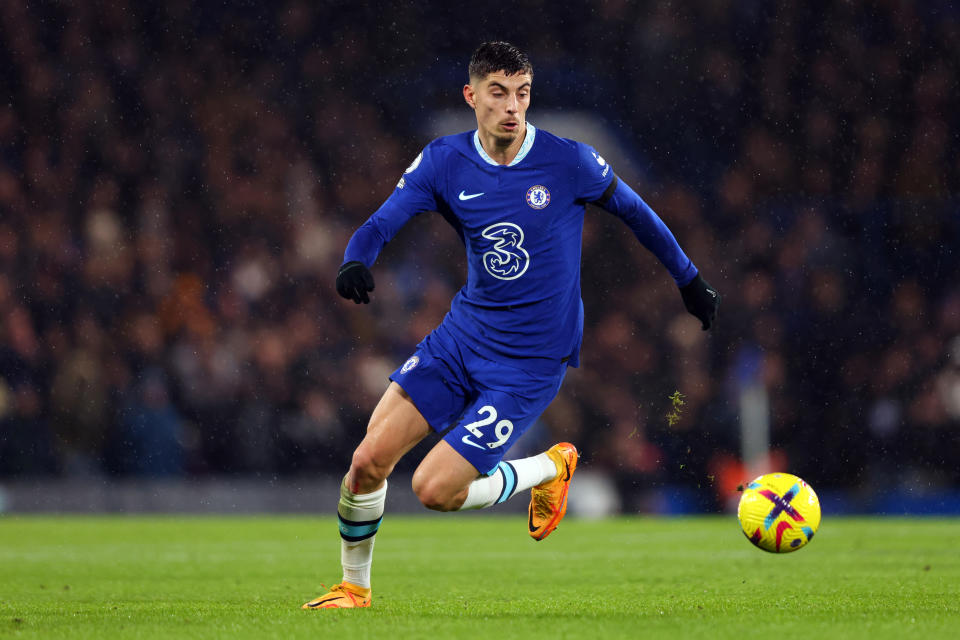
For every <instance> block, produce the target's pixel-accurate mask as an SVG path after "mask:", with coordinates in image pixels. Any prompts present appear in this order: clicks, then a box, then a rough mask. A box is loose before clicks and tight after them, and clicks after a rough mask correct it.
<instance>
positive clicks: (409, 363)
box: [400, 356, 420, 373]
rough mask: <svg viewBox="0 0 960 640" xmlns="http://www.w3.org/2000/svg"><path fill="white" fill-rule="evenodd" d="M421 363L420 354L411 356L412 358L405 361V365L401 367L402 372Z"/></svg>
mask: <svg viewBox="0 0 960 640" xmlns="http://www.w3.org/2000/svg"><path fill="white" fill-rule="evenodd" d="M418 364H420V356H410V359H409V360H407V361H406V362H404V363H403V366H402V367H400V373H406V372H407V371H410V369H413V368H414V367H415V366H417V365H418Z"/></svg>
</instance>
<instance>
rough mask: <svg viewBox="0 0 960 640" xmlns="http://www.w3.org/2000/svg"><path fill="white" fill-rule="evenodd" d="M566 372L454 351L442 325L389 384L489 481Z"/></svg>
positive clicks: (559, 366)
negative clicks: (522, 366)
mask: <svg viewBox="0 0 960 640" xmlns="http://www.w3.org/2000/svg"><path fill="white" fill-rule="evenodd" d="M566 371H567V365H566V363H558V364H557V370H556V372H554V373H551V374H541V373H531V372H529V371H525V370H523V369H519V368H517V367H513V366H510V365H508V364H503V363H500V362H492V361H491V360H488V359H486V358H482V357H480V356H478V355H477V354H475V353H473V352H472V351H470V350H469V349H467V348H466V347H463V346H461V345H458V344H457V341H456V339H455V338H454V337H453V336H452V335H451V334H450V332H449V330H448V329H447V328H446V327H445V326H444V325H443V324H441V325H440V326H439V327H437V328H436V329H435V330H434V331H433V332H432V333H430V334H429V335H428V336H427V337H426V338H424V339H423V341H422V342H421V343H420V344H418V345H417V349H416V351H415V352H414V354H413V355H412V356H410V358H409V359H408V360H407V361H406V362H404V363H403V366H401V367H400V368H399V369H397V370H396V371H394V372H393V373H392V374H391V375H390V379H391V380H393V381H394V382H396V383H397V384H399V385H400V386H401V387H403V390H404V391H406V392H407V394H408V395H409V396H410V398H411V399H412V400H413V404H414V405H415V406H416V407H417V409H418V410H419V411H420V413H421V414H422V415H423V417H424V418H426V420H427V423H428V424H429V425H430V426H431V427H432V428H433V430H434V431H436V432H437V433H443V432H444V431H446V432H447V433H446V434H445V435H444V436H443V439H444V440H446V441H447V442H448V443H449V444H450V446H452V447H453V448H454V449H456V450H457V452H459V453H460V455H462V456H463V457H464V458H466V459H467V461H469V462H470V464H472V465H473V466H474V467H476V468H477V471H479V472H480V473H482V474H486V475H490V474H492V473H493V472H494V471H496V469H497V465H498V464H499V463H500V460H502V459H503V456H504V454H505V453H506V452H507V449H509V448H510V447H511V446H512V445H513V443H514V442H516V441H517V439H518V438H519V437H520V436H521V435H523V432H524V431H526V430H527V428H528V427H529V426H530V425H531V424H533V423H534V421H535V420H536V419H537V418H538V417H539V416H540V414H541V413H543V412H544V410H546V408H547V406H548V405H549V404H550V402H551V401H552V400H553V399H554V397H556V395H557V392H558V391H559V390H560V384H561V383H562V382H563V377H564V375H565V374H566Z"/></svg>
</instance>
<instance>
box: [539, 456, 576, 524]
mask: <svg viewBox="0 0 960 640" xmlns="http://www.w3.org/2000/svg"><path fill="white" fill-rule="evenodd" d="M547 455H548V456H549V457H550V459H551V460H553V462H554V463H555V464H556V465H557V476H556V477H555V478H553V479H552V480H548V481H547V482H544V483H542V484H538V485H537V486H535V487H534V488H533V489H531V490H530V506H529V507H528V508H527V513H528V514H529V515H530V522H529V527H530V537H531V538H533V539H534V540H543V539H544V538H546V537H547V536H548V535H550V533H551V532H552V531H553V530H554V529H556V528H557V525H558V524H560V521H561V520H563V516H564V515H565V514H566V513H567V491H568V490H569V489H570V478H571V477H572V476H573V472H574V471H575V470H576V468H577V448H576V447H575V446H573V445H572V444H570V443H569V442H561V443H560V444H555V445H553V446H552V447H550V449H548V450H547Z"/></svg>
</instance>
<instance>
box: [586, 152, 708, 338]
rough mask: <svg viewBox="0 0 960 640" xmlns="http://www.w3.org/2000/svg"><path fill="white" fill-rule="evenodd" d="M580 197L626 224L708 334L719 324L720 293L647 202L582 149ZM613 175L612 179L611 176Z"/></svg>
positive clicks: (593, 154)
mask: <svg viewBox="0 0 960 640" xmlns="http://www.w3.org/2000/svg"><path fill="white" fill-rule="evenodd" d="M580 147H581V150H580V163H579V170H578V186H579V195H580V197H581V198H582V199H583V200H584V201H586V202H592V203H594V204H596V205H598V206H600V207H601V208H603V209H604V210H606V211H609V212H610V213H612V214H613V215H615V216H617V217H618V218H620V219H621V220H623V221H624V222H625V223H626V224H627V226H628V227H630V229H631V230H632V231H633V234H634V235H635V236H636V238H637V240H639V241H640V243H641V244H642V245H643V246H644V247H646V248H647V249H648V250H649V251H650V252H651V253H653V254H654V255H655V256H657V259H658V260H660V262H661V263H663V265H664V266H665V267H666V268H667V271H669V272H670V275H671V276H673V279H674V281H675V282H676V283H677V286H678V287H679V288H680V295H681V296H682V298H683V304H684V306H685V307H686V309H687V311H689V312H690V313H691V314H693V315H694V316H696V317H697V318H698V319H699V320H700V323H701V327H702V328H703V330H704V331H706V330H707V329H709V328H710V327H711V326H712V325H713V323H714V322H715V321H716V317H717V310H718V309H719V307H720V299H721V298H720V293H719V292H718V291H717V290H716V289H715V288H714V287H712V286H711V285H710V284H709V283H708V282H707V281H706V280H704V278H703V276H701V275H700V273H699V272H698V271H697V268H696V267H695V266H694V264H693V261H692V260H690V258H688V257H687V255H686V254H685V253H684V252H683V249H681V248H680V245H679V243H678V242H677V239H676V238H675V237H674V235H673V233H672V232H671V231H670V229H669V228H668V227H667V225H666V224H664V222H663V220H661V219H660V216H658V215H657V214H656V213H655V212H654V211H653V209H651V208H650V205H648V204H647V203H646V202H644V200H643V198H641V197H640V196H639V195H637V193H636V192H635V191H634V190H633V189H631V188H630V185H628V184H626V183H625V182H623V181H622V180H620V179H619V178H617V176H616V174H614V173H613V171H612V170H611V169H610V166H609V165H608V164H607V163H606V161H604V159H603V157H602V156H600V155H599V154H598V153H596V151H594V150H593V149H590V148H589V147H587V146H586V145H580ZM608 174H609V175H608Z"/></svg>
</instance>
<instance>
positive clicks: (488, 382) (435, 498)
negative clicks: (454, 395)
mask: <svg viewBox="0 0 960 640" xmlns="http://www.w3.org/2000/svg"><path fill="white" fill-rule="evenodd" d="M473 365H474V366H473V368H472V370H471V373H472V375H473V377H474V379H475V380H476V381H477V390H478V395H477V397H476V398H475V399H474V401H473V402H472V403H471V404H470V405H469V406H468V407H467V409H466V411H465V412H464V414H463V416H462V417H461V419H460V424H458V425H457V426H455V427H454V428H452V429H451V430H450V431H449V432H448V433H447V434H446V435H445V436H444V438H443V440H442V441H441V442H440V443H438V444H437V445H436V446H435V447H434V448H433V449H432V450H431V451H430V453H428V454H427V456H426V457H425V458H424V459H423V462H422V463H421V464H420V466H419V467H418V468H417V470H416V472H415V473H414V478H413V487H414V492H415V493H416V494H417V496H418V497H419V498H420V500H421V502H423V504H424V505H426V506H427V507H429V508H431V509H436V510H440V511H452V510H456V509H482V508H485V507H490V506H493V505H495V504H499V503H501V502H505V501H507V500H509V499H510V498H511V497H512V496H514V495H516V494H517V493H521V492H525V491H527V490H528V489H529V490H532V491H531V501H530V508H529V516H530V517H529V533H530V535H531V536H532V537H533V538H534V539H536V540H542V539H543V538H545V537H546V536H547V535H549V534H550V532H552V531H553V530H554V529H556V526H557V523H559V521H560V520H561V519H562V518H563V516H564V514H565V513H566V508H567V492H568V488H569V485H570V479H571V476H572V475H573V472H574V470H575V469H576V466H577V450H576V447H574V446H573V445H572V444H569V443H565V442H564V443H560V444H557V445H554V446H553V447H551V448H550V449H549V450H548V451H545V452H543V453H541V454H539V455H536V456H531V457H529V458H522V459H515V460H506V461H505V460H503V459H502V458H503V454H504V452H505V451H506V450H507V449H509V448H510V446H512V445H513V443H514V442H516V440H517V439H518V438H519V437H520V436H521V435H522V434H523V432H524V431H526V429H527V428H528V427H529V426H530V425H531V424H532V423H533V422H534V421H535V420H536V418H537V417H538V416H539V415H540V414H541V413H542V412H543V411H544V410H545V409H546V407H547V405H549V404H550V402H551V401H552V400H553V398H554V396H555V395H556V393H557V391H558V390H559V387H560V383H561V381H562V380H563V375H564V371H565V369H564V368H561V369H559V370H557V371H554V372H553V373H547V374H536V373H531V372H528V371H521V370H518V369H515V368H513V367H510V366H509V365H504V364H502V363H500V364H494V363H489V364H488V363H485V362H483V361H480V362H477V361H475V362H474V363H473Z"/></svg>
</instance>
